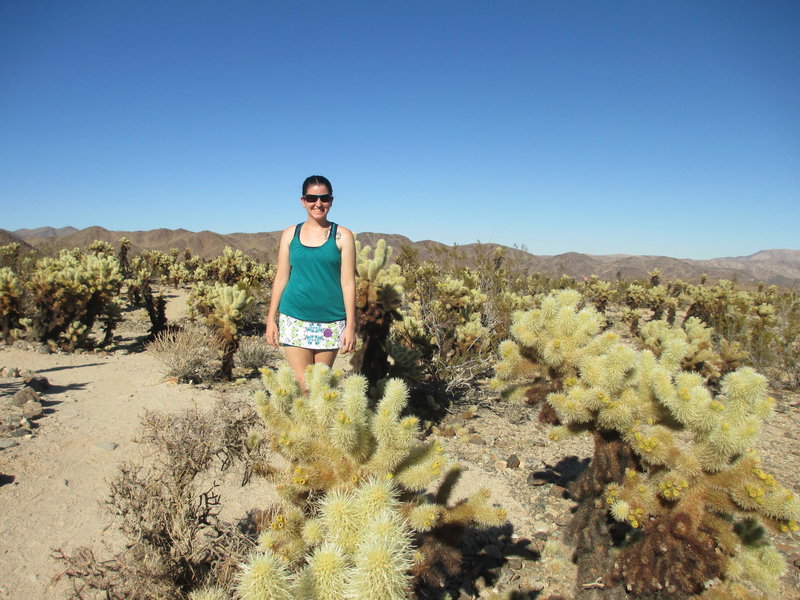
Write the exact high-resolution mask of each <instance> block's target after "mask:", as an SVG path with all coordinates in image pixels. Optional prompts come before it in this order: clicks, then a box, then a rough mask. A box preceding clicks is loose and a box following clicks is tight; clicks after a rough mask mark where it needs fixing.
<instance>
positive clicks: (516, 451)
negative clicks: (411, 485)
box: [0, 294, 800, 600]
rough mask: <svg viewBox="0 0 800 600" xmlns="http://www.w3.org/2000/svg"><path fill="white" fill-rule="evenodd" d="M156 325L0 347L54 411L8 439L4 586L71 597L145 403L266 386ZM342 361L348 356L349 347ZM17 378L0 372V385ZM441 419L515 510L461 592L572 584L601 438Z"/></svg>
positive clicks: (31, 595) (485, 418)
mask: <svg viewBox="0 0 800 600" xmlns="http://www.w3.org/2000/svg"><path fill="white" fill-rule="evenodd" d="M184 310H185V297H184V296H183V295H181V294H174V295H173V296H172V297H171V298H170V301H169V304H168V316H169V318H170V319H171V320H178V319H180V318H181V317H182V316H183V315H184ZM147 325H148V323H147V321H146V315H145V314H144V311H133V312H130V313H128V314H127V315H126V319H125V321H124V322H123V323H122V324H121V325H120V327H119V328H118V331H117V333H118V334H119V339H118V340H117V349H116V350H112V351H111V352H109V353H103V354H72V355H68V354H42V353H39V352H36V351H34V350H29V349H21V348H17V347H10V346H9V347H0V367H2V366H6V367H16V368H19V369H24V370H31V371H36V372H37V373H38V374H39V375H43V376H44V377H46V378H47V379H48V380H49V383H50V388H49V389H47V390H45V391H43V392H42V393H41V394H40V395H41V398H42V403H43V405H44V407H45V411H44V414H43V415H42V416H41V417H39V418H37V419H36V420H35V429H34V431H33V435H31V436H27V437H21V438H14V441H15V442H18V445H15V446H11V447H7V448H5V449H2V450H0V506H1V507H2V508H1V509H0V511H1V512H0V565H2V566H1V567H0V598H2V599H7V600H29V599H37V598H64V597H66V594H67V593H68V591H69V588H70V586H69V584H68V583H67V582H66V581H65V580H64V579H62V580H60V581H58V582H55V583H54V582H53V577H54V575H56V574H57V573H58V572H59V567H60V565H59V563H57V562H56V561H55V560H54V559H53V558H52V553H53V549H55V548H60V549H62V550H64V551H65V552H67V553H71V552H73V551H74V550H75V549H76V548H77V547H80V546H86V547H89V548H91V549H92V551H93V552H94V553H95V555H96V556H98V557H101V558H102V557H110V556H112V555H113V553H114V552H116V551H119V550H120V549H121V548H122V547H123V545H124V538H123V537H122V535H121V533H119V531H118V529H117V528H116V526H115V523H114V520H113V518H112V517H111V515H109V514H108V512H107V511H105V510H104V508H103V506H102V501H103V500H104V498H106V497H107V494H108V481H109V480H110V479H111V478H113V477H114V475H115V473H116V472H117V470H118V468H119V465H120V464H121V463H122V462H125V461H130V460H133V459H136V458H137V457H141V456H142V454H143V451H144V448H143V447H142V445H141V444H138V443H137V442H136V441H135V439H136V436H137V431H138V430H139V427H140V418H141V416H142V414H143V412H144V411H146V410H161V411H180V410H183V409H186V408H190V407H198V408H201V409H207V408H210V407H212V406H213V404H214V402H215V401H216V400H217V399H218V398H220V397H221V396H223V395H234V396H240V397H243V398H250V397H252V394H253V393H254V391H255V390H256V389H258V387H259V383H258V380H257V379H252V380H249V381H247V382H246V383H240V384H228V385H225V386H222V385H219V386H217V385H215V386H211V387H205V388H204V387H201V386H193V385H186V384H175V383H174V382H169V381H167V380H165V378H164V376H163V374H162V371H161V365H160V363H159V362H158V361H157V360H156V359H155V358H154V357H153V355H152V354H150V353H149V352H147V351H143V350H141V349H136V346H135V344H134V343H135V341H136V339H137V338H138V337H139V336H141V335H142V334H143V332H144V331H146V329H147ZM339 366H341V367H342V368H344V369H347V367H348V365H347V362H346V360H341V361H340V365H339ZM21 381H22V380H21V378H14V377H11V378H0V399H2V397H3V396H5V397H8V396H9V395H11V394H13V393H14V392H15V391H16V390H17V389H19V388H20V386H21V385H22V383H21ZM775 396H776V398H777V399H778V410H777V412H776V414H775V415H774V416H773V418H772V419H771V421H770V422H769V424H768V425H767V427H766V430H765V431H764V433H763V435H762V437H761V440H760V443H759V446H758V450H759V451H760V453H761V455H762V457H763V459H764V466H765V468H766V470H769V471H770V472H773V473H775V474H776V475H777V476H778V478H779V480H780V481H781V482H782V483H783V484H784V485H786V486H787V487H789V488H791V489H793V490H794V491H795V492H796V493H800V477H798V473H799V472H800V429H798V424H800V396H798V395H797V394H795V395H791V394H788V393H783V392H776V393H775ZM441 430H442V433H441V435H442V439H443V443H444V445H445V448H446V449H447V451H448V453H449V454H450V456H451V457H452V458H453V459H454V460H455V461H457V462H460V463H461V464H462V465H463V466H464V468H465V474H464V477H462V480H461V482H460V483H459V486H458V488H457V489H456V495H457V496H459V495H461V496H463V495H466V494H468V493H470V492H471V491H473V490H475V489H477V488H479V487H486V488H488V489H489V490H491V493H492V498H493V500H494V501H495V502H497V503H498V504H500V505H502V506H503V507H504V508H505V509H506V511H507V513H508V516H509V526H508V527H506V528H505V529H502V530H497V531H493V532H490V533H489V534H486V535H484V534H478V535H476V536H475V537H474V539H473V541H472V546H473V547H472V548H471V549H470V548H468V549H467V553H468V556H469V557H470V562H469V563H468V564H467V569H466V571H465V573H464V576H463V579H461V580H460V581H458V582H456V584H455V587H456V588H457V589H458V593H457V594H456V597H458V596H459V594H460V596H461V597H462V598H471V597H478V596H479V595H480V594H481V592H482V591H483V590H485V589H486V588H491V587H496V588H499V589H519V590H521V591H522V592H523V593H524V594H525V595H524V597H526V598H536V597H539V598H547V597H548V596H550V595H559V594H560V595H562V596H563V597H566V598H569V597H572V596H573V594H574V589H575V585H576V581H575V569H574V566H573V565H572V563H571V562H570V560H569V558H570V549H569V547H568V545H567V544H565V542H564V539H563V537H564V536H563V530H564V526H565V524H566V523H567V521H568V520H569V517H570V510H571V509H572V507H573V506H574V502H573V501H571V500H570V499H569V498H568V497H567V496H566V494H565V486H567V485H568V483H569V482H570V481H571V480H573V479H574V478H575V477H576V476H577V474H578V473H579V472H580V471H581V470H582V469H583V468H585V466H586V464H588V461H589V457H590V456H591V441H590V440H588V439H575V440H571V441H568V442H559V443H556V442H552V441H550V440H549V439H548V438H547V427H546V426H544V425H541V424H539V423H538V422H537V421H536V410H535V409H534V408H531V407H513V408H511V407H508V406H503V405H502V404H500V403H497V402H495V401H493V399H492V398H491V397H490V396H489V395H487V396H486V397H485V398H484V399H483V400H482V401H481V402H480V403H479V406H478V409H477V411H476V412H475V414H474V415H472V414H470V412H469V411H467V406H466V405H464V406H454V407H451V414H450V415H449V416H448V417H447V418H446V419H445V421H444V423H443V424H442V426H441ZM448 430H449V433H448ZM453 432H457V433H456V434H455V435H453ZM0 441H1V440H0ZM512 455H515V456H516V457H517V458H518V459H519V465H518V466H516V467H514V466H513V465H514V463H515V461H514V460H513V458H512V461H511V463H509V461H508V459H509V458H510V457H511V456H512ZM508 464H511V465H512V467H509V466H507V465H508ZM239 480H240V476H237V474H236V473H232V474H231V476H230V477H228V478H226V480H224V481H221V482H220V483H221V487H220V489H219V491H220V494H221V496H222V499H223V504H224V511H223V515H222V516H223V518H227V519H229V520H230V521H232V522H235V521H236V520H237V519H239V518H242V517H243V516H244V515H246V514H247V513H248V511H251V510H255V509H258V508H262V507H263V506H264V502H265V499H267V498H269V496H270V489H268V486H267V485H266V484H265V483H264V482H263V481H261V482H260V481H258V480H253V481H252V482H251V483H250V484H248V485H247V486H245V487H241V486H240V485H239ZM775 543H776V545H777V547H778V548H779V549H780V550H781V552H782V553H783V554H784V555H785V556H786V558H787V564H788V571H787V573H786V576H785V577H784V578H783V584H784V586H783V591H782V597H783V598H800V593H798V592H797V590H798V589H800V536H798V535H797V534H795V535H793V536H783V537H781V538H777V539H776V540H775ZM586 583H590V582H586Z"/></svg>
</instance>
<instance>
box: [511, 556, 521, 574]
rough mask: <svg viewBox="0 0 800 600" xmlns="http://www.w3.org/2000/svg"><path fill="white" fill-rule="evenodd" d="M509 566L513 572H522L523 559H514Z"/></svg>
mask: <svg viewBox="0 0 800 600" xmlns="http://www.w3.org/2000/svg"><path fill="white" fill-rule="evenodd" d="M508 566H509V568H510V569H511V570H512V571H521V570H522V559H521V558H512V559H511V560H509V561H508Z"/></svg>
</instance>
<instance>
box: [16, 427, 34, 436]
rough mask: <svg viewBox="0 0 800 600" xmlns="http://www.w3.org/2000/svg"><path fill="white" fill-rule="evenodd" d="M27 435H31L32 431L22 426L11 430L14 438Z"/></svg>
mask: <svg viewBox="0 0 800 600" xmlns="http://www.w3.org/2000/svg"><path fill="white" fill-rule="evenodd" d="M26 435H31V432H30V431H28V430H27V429H25V428H24V427H20V428H19V429H15V430H14V431H12V432H11V437H12V438H21V437H25V436H26Z"/></svg>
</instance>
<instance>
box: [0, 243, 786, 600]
mask: <svg viewBox="0 0 800 600" xmlns="http://www.w3.org/2000/svg"><path fill="white" fill-rule="evenodd" d="M357 254H358V256H357V259H358V260H357V310H358V318H359V329H358V344H357V348H356V351H355V353H354V354H353V355H347V356H339V357H338V358H337V361H336V364H335V365H334V368H333V369H329V368H327V367H323V366H319V365H318V366H316V367H314V368H309V369H308V370H307V371H306V373H305V389H306V393H304V392H303V390H302V389H301V387H300V386H299V385H298V382H297V381H296V380H295V378H294V376H293V374H292V372H291V371H290V370H289V368H288V367H287V366H286V364H285V361H284V359H283V356H282V355H281V354H280V353H279V352H277V351H275V350H274V349H272V348H270V347H269V346H267V345H266V344H265V341H264V339H263V333H264V328H263V317H264V314H265V312H266V307H267V305H268V303H269V289H270V283H271V281H272V278H273V277H274V275H275V268H274V265H272V264H270V263H268V262H263V261H259V260H256V259H255V258H252V257H250V256H248V254H246V253H244V252H242V251H241V250H234V249H232V248H225V250H224V251H223V252H222V253H221V254H220V255H219V256H216V257H213V258H203V257H201V256H197V255H193V254H192V253H191V252H190V251H188V250H178V249H174V251H172V252H158V251H150V250H143V251H133V250H132V249H131V243H130V240H128V239H127V238H123V239H121V240H119V241H118V243H116V244H110V243H107V242H95V243H93V244H91V245H89V246H87V247H86V248H78V249H74V250H69V251H61V252H60V253H58V254H57V255H54V256H49V257H43V256H20V255H19V249H18V248H17V249H16V250H15V249H14V248H13V247H3V248H2V252H0V255H2V256H3V257H5V258H4V262H3V264H2V265H0V325H2V336H3V342H4V343H3V345H2V348H0V367H2V370H1V371H0V391H2V396H1V397H0V417H1V418H2V419H3V420H2V423H0V427H2V429H1V430H0V448H2V449H0V499H2V501H3V502H2V504H3V506H4V509H3V516H2V518H0V544H2V554H1V555H2V557H3V558H2V560H3V565H4V567H3V569H2V570H1V571H2V574H0V598H8V599H9V600H17V599H20V600H21V599H23V598H38V597H42V598H44V597H47V598H65V599H66V598H73V599H86V600H89V599H100V598H107V599H112V600H121V599H125V598H131V599H137V600H138V599H142V600H144V599H156V598H163V599H175V600H189V599H193V600H200V599H213V600H272V599H292V600H294V599H308V600H313V599H329V598H330V599H334V598H336V599H359V598H364V599H367V598H378V599H387V600H394V599H398V600H399V599H405V598H408V599H419V600H427V599H432V600H433V599H436V600H446V599H449V600H466V599H468V598H485V599H496V600H513V599H517V600H523V599H530V598H539V599H541V600H546V599H550V600H556V599H562V598H564V599H566V598H576V599H579V600H582V599H592V600H600V599H609V600H612V599H613V600H618V599H623V598H631V599H636V598H645V599H650V598H653V599H656V598H658V599H662V598H663V599H682V598H700V599H704V600H723V599H738V598H745V599H750V598H752V599H759V598H760V599H772V598H787V599H792V598H797V597H799V596H798V591H797V590H798V589H800V533H798V522H800V433H798V424H800V370H798V364H799V363H800V296H798V288H797V287H794V288H792V287H776V286H767V285H757V284H755V285H751V286H744V285H740V284H738V283H736V282H734V281H732V280H725V279H721V280H714V281H710V280H708V279H707V278H702V279H698V280H692V281H683V280H680V279H670V278H667V277H665V276H664V275H663V274H662V273H661V272H660V271H658V270H657V269H653V270H652V271H651V272H650V273H649V275H648V276H647V277H645V278H640V279H637V280H625V279H623V278H617V279H616V280H615V281H609V280H606V279H601V278H599V277H596V276H587V277H586V278H585V279H583V280H577V281H576V280H575V279H572V278H570V277H566V276H564V277H560V278H557V277H547V276H545V275H542V274H541V273H536V272H533V271H530V270H529V269H526V268H521V267H520V266H519V265H517V264H515V261H514V260H513V257H512V256H510V255H509V254H508V253H506V252H505V251H504V250H503V249H502V248H489V247H485V248H483V247H480V248H478V250H476V251H475V252H474V254H473V255H470V256H466V257H464V256H459V255H458V253H457V252H455V251H453V252H450V253H449V254H443V255H440V256H438V257H433V258H428V259H421V258H420V257H419V256H417V255H416V254H415V253H414V252H413V251H412V249H410V248H393V247H391V246H390V245H389V244H387V243H386V242H385V241H384V240H380V241H378V242H377V243H375V244H373V245H370V244H366V243H365V244H359V245H358V253H357ZM21 390H22V391H23V393H21V392H20V391H21Z"/></svg>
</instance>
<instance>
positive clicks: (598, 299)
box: [581, 275, 616, 313]
mask: <svg viewBox="0 0 800 600" xmlns="http://www.w3.org/2000/svg"><path fill="white" fill-rule="evenodd" d="M581 292H582V293H583V296H584V298H586V300H587V301H589V302H591V303H592V304H593V305H594V307H595V308H596V309H597V310H598V311H599V312H600V313H605V312H606V308H608V303H609V302H610V301H611V299H612V298H613V297H614V294H615V292H616V290H615V288H614V286H613V285H611V283H609V282H608V281H603V280H602V279H600V278H599V277H598V276H597V275H592V276H591V277H589V279H587V280H586V281H584V282H583V283H582V284H581Z"/></svg>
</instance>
